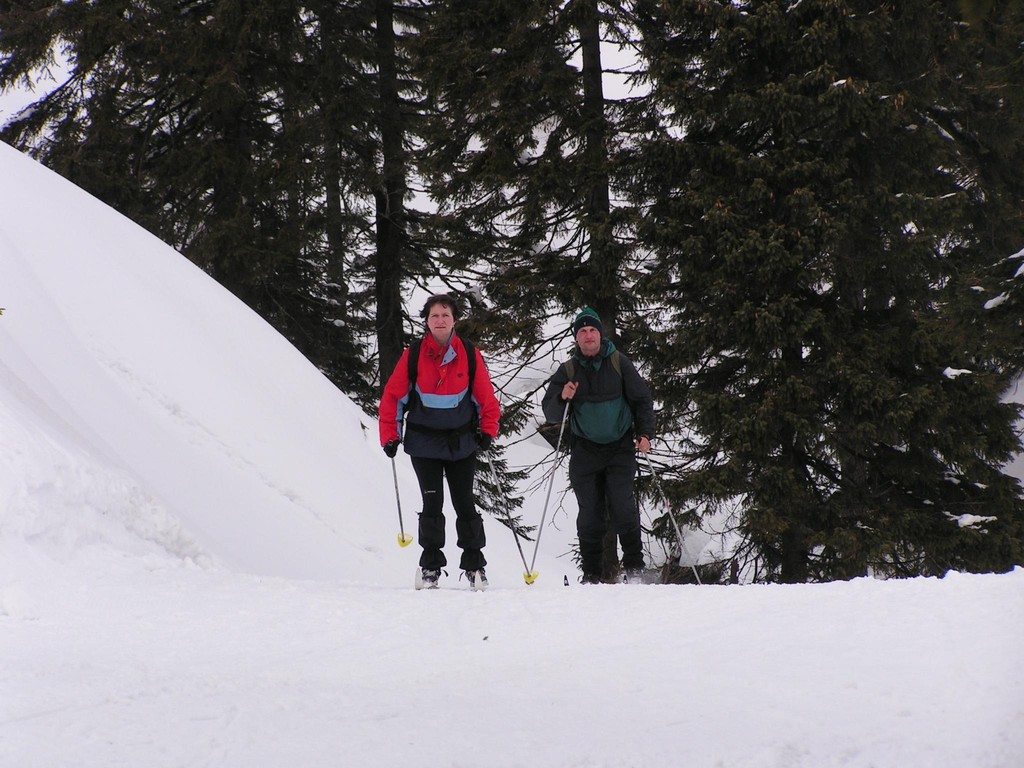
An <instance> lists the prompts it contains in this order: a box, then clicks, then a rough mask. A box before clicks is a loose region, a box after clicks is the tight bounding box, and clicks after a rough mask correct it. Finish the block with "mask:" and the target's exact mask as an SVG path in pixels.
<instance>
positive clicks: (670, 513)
mask: <svg viewBox="0 0 1024 768" xmlns="http://www.w3.org/2000/svg"><path fill="white" fill-rule="evenodd" d="M644 458H645V459H647V468H648V469H649V470H650V471H651V477H653V478H654V485H655V486H656V487H657V489H658V494H659V495H660V496H661V499H662V501H664V502H665V511H666V512H668V517H669V519H670V520H671V521H672V527H673V528H675V529H676V538H677V539H678V540H679V550H680V558H682V553H684V552H685V553H686V554H687V556H688V555H689V554H690V553H689V551H687V549H686V544H684V543H683V532H682V531H681V530H680V528H679V522H678V521H677V520H676V514H675V512H673V511H672V506H671V505H670V504H669V503H668V496H666V495H665V491H664V490H663V489H662V487H661V480H659V479H658V476H657V475H656V474H655V473H654V464H652V463H651V456H650V454H649V453H645V454H644ZM690 568H692V569H693V577H694V578H695V579H697V583H698V584H702V583H703V582H702V581H701V580H700V576H699V575H698V574H697V566H696V565H694V564H693V562H691V563H690Z"/></svg>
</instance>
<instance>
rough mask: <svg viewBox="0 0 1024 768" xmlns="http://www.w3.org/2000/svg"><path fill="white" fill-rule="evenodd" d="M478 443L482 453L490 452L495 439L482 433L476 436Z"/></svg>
mask: <svg viewBox="0 0 1024 768" xmlns="http://www.w3.org/2000/svg"><path fill="white" fill-rule="evenodd" d="M476 442H477V445H479V446H480V450H481V451H488V450H490V448H491V443H493V442H494V438H493V437H491V436H490V435H485V434H484V433H483V432H481V433H480V434H478V435H477V436H476Z"/></svg>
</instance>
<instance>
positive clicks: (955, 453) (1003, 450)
mask: <svg viewBox="0 0 1024 768" xmlns="http://www.w3.org/2000/svg"><path fill="white" fill-rule="evenodd" d="M640 10H641V11H642V16H641V17H642V18H643V19H644V22H645V23H644V36H645V45H646V48H645V59H646V60H647V62H648V63H649V67H650V76H651V86H652V89H653V90H652V96H653V98H652V100H651V103H650V105H649V107H650V109H651V110H652V114H656V116H657V117H656V118H654V117H652V121H651V122H652V123H653V122H654V120H655V119H657V120H658V121H659V122H660V128H659V130H658V131H656V132H652V133H651V135H650V137H649V140H648V141H647V142H646V143H645V144H644V146H643V147H642V149H641V150H639V151H638V152H637V153H636V155H635V157H634V158H633V160H632V162H633V174H634V177H633V178H634V194H635V195H636V197H637V199H638V201H640V202H641V203H642V204H643V205H645V206H646V210H647V215H646V221H645V227H644V229H643V230H642V236H643V238H644V240H645V241H646V242H648V243H650V244H651V246H652V248H653V254H652V263H651V265H650V268H649V274H648V275H647V277H646V278H645V279H644V280H643V281H642V290H643V293H644V295H645V297H649V300H650V301H652V302H653V303H655V304H657V305H658V306H660V307H662V311H661V314H660V321H661V327H662V328H663V329H664V330H663V333H662V334H660V335H659V337H658V341H657V343H659V344H661V346H662V347H663V348H664V350H665V354H666V358H665V361H664V362H665V364H664V365H662V366H657V365H656V366H655V369H654V370H655V377H656V381H655V384H656V390H657V393H658V395H659V396H660V397H661V398H663V400H664V402H665V408H666V411H667V415H669V416H670V417H672V418H673V419H679V421H676V422H675V423H678V424H680V425H682V424H684V423H685V424H687V425H688V426H690V427H691V428H692V430H693V433H692V434H691V435H690V439H689V441H688V443H686V447H685V448H684V449H683V453H684V455H685V456H686V458H687V460H688V461H690V462H692V471H689V472H687V473H686V474H685V476H684V478H683V479H681V480H680V481H679V482H677V483H675V484H674V487H675V491H676V493H677V494H678V495H679V496H680V497H681V500H682V501H683V502H684V503H697V504H699V505H701V506H702V507H703V510H704V513H705V514H711V513H714V512H719V511H722V510H725V509H730V508H731V509H737V510H738V513H737V516H736V519H735V522H736V525H737V527H738V530H739V532H740V533H741V534H742V537H743V541H744V547H745V549H744V552H746V553H747V554H749V555H751V556H752V557H753V558H754V559H755V560H756V564H757V568H758V569H759V571H758V572H759V574H760V575H761V576H762V577H766V578H772V579H780V580H783V581H805V580H809V579H831V578H848V577H852V576H857V575H861V574H864V573H866V572H868V569H869V568H870V569H871V570H872V571H873V572H878V573H888V574H894V575H910V574H922V573H924V574H936V573H943V572H945V570H947V569H949V568H962V569H980V570H995V569H1005V568H1008V567H1010V566H1011V565H1012V564H1014V563H1016V562H1020V559H1021V556H1022V553H1024V550H1022V541H1024V536H1022V534H1024V506H1022V501H1021V494H1020V488H1019V487H1018V484H1017V482H1016V481H1015V480H1014V479H1012V478H1010V477H1009V476H1007V475H1005V474H1003V473H1002V471H1001V466H1002V464H1003V462H1004V461H1005V460H1006V459H1007V458H1008V457H1009V456H1010V455H1011V452H1013V451H1014V450H1017V449H1019V444H1018V440H1017V436H1016V435H1015V434H1014V432H1013V426H1014V419H1015V417H1016V416H1017V415H1018V414H1017V412H1016V409H1015V408H1013V407H1012V406H1010V405H1007V404H1004V403H1002V402H1001V401H1000V396H1001V395H1002V393H1004V392H1005V391H1006V387H1007V385H1008V383H1009V381H1010V376H1011V375H1012V373H1013V366H1012V365H1011V361H1010V355H1008V354H1007V352H1008V350H1007V348H1006V347H1005V346H1000V345H998V344H995V343H992V339H991V338H990V337H989V336H988V335H987V334H986V333H985V332H984V330H983V329H984V327H985V325H986V323H985V321H984V320H982V319H981V311H980V310H981V305H980V302H979V301H978V299H977V294H974V296H973V298H972V297H971V294H970V293H968V292H966V291H965V290H964V289H965V284H964V278H965V276H974V275H977V274H978V270H979V269H982V268H984V267H985V266H986V265H994V264H995V263H997V262H999V261H1002V260H1004V259H1005V257H1006V256H1007V255H1008V253H1007V252H1006V250H1004V249H1005V247H1006V243H1007V242H1009V241H1013V240H1014V239H1016V241H1017V242H1020V240H1021V235H1022V231H1021V222H1020V219H1019V216H1018V218H1017V220H1016V221H1011V222H1009V223H1007V222H1005V221H998V222H997V218H991V217H992V216H993V214H995V215H996V216H997V217H998V214H997V213H996V212H997V211H998V210H1000V209H1002V206H1003V205H1007V204H1009V205H1011V206H1012V205H1013V204H1014V203H1013V202H1012V201H1014V200H1015V201H1016V202H1017V203H1019V200H1020V197H1019V196H1017V197H1016V198H1014V197H1013V195H1014V194H1015V193H1016V191H1017V190H1016V189H1015V187H1014V186H1013V184H1005V183H1002V182H1001V181H1000V180H999V179H996V178H993V177H992V175H991V174H988V173H986V168H985V165H984V163H985V157H984V151H985V150H987V149H988V147H987V146H986V145H985V144H984V143H983V142H984V136H983V135H982V133H981V132H982V131H984V130H985V129H986V128H987V127H991V125H992V124H993V123H994V122H1005V117H1003V116H1002V114H1001V110H1002V109H1004V107H1003V106H1002V105H1001V102H1002V100H1004V99H1005V100H1006V102H1007V103H1012V99H1013V98H1016V95H1015V94H1012V93H1011V92H1010V90H1011V88H1015V87H1016V83H1020V82H1022V80H1021V77H1020V71H1019V67H1020V64H1021V62H1020V59H1019V55H1018V57H1017V58H1016V60H1014V61H1013V63H1012V64H1011V63H1010V58H1011V57H1004V59H1005V65H1006V67H1008V68H1010V69H1012V70H1013V71H1014V72H1015V73H1016V75H1017V76H1016V77H1015V78H1014V77H1010V76H1009V75H1010V69H1007V70H1006V71H1003V72H1000V73H999V74H998V76H997V77H995V78H994V79H992V78H990V73H988V72H987V71H985V70H984V69H979V67H978V66H977V61H978V59H977V56H978V54H979V53H982V54H984V53H987V52H989V45H990V44H991V41H990V40H988V39H987V38H986V34H987V29H984V28H983V29H980V30H975V29H973V28H971V27H969V26H968V25H965V24H963V23H962V22H961V21H959V19H958V18H957V16H956V13H955V4H954V3H944V2H930V1H928V0H919V1H917V2H906V3H900V4H899V5H898V6H894V5H891V4H878V3H866V2H864V3H858V2H840V3H835V2H802V3H784V2H749V3H740V4H737V3H727V2H721V3H719V2H707V1H705V0H694V1H692V2H679V3H672V4H653V3H651V4H645V5H644V6H643V7H642V8H641V9H640ZM1015 23H1016V27H1015V33H1016V34H1018V35H1019V32H1020V31H1021V27H1020V23H1019V19H1016V20H1015ZM1008 37H1009V38H1012V37H1013V33H1011V34H1010V35H1009V36H1008ZM1004 39H1005V38H1004ZM982 102H987V105H985V104H983V103H982ZM1016 103H1017V104H1018V105H1019V101H1017V102H1016ZM1006 108H1007V109H1009V107H1006ZM1013 130H1014V134H1015V137H1016V138H1015V139H1014V140H1013V141H1011V142H1010V143H1011V144H1012V143H1015V146H1016V149H1015V150H1014V153H1019V151H1020V141H1019V137H1020V129H1019V128H1015V129H1013ZM1015 156H1019V155H1018V154H1015ZM659 169H660V170H659ZM999 227H1003V228H1004V230H1003V232H1002V233H1001V235H1000V236H999V237H998V238H992V237H989V233H990V232H992V231H994V230H995V229H997V228H999ZM652 343H654V342H653V341H652ZM961 372H963V373H961ZM680 373H682V374H683V376H682V379H683V384H682V386H680V384H679V383H678V382H677V380H676V379H675V377H676V376H677V375H678V374H680ZM684 418H685V422H684V421H683V419H684ZM732 505H735V507H733V506H732Z"/></svg>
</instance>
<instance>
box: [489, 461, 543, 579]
mask: <svg viewBox="0 0 1024 768" xmlns="http://www.w3.org/2000/svg"><path fill="white" fill-rule="evenodd" d="M487 464H488V466H490V468H491V477H493V478H494V487H495V488H496V489H497V490H498V491H499V492H500V491H501V480H500V479H499V478H498V470H497V469H495V468H494V462H492V461H488V462H487ZM502 498H503V499H504V500H505V517H507V518H508V527H509V529H510V530H511V531H512V535H513V536H514V537H515V540H516V549H518V550H519V559H520V560H522V561H523V568H524V569H525V570H524V571H523V578H524V579H525V580H526V583H527V584H532V583H533V579H531V578H530V569H529V567H528V566H527V565H526V555H524V554H523V545H522V544H520V543H519V534H518V533H516V527H515V524H514V523H513V522H512V510H511V509H510V508H509V504H508V498H507V497H506V496H505V495H504V494H502Z"/></svg>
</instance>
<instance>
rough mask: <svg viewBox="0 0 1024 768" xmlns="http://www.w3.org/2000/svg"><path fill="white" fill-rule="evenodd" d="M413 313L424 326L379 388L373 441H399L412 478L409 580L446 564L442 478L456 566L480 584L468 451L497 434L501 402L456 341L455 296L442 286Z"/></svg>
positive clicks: (429, 584) (390, 451) (478, 522)
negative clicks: (415, 517) (415, 524)
mask: <svg viewBox="0 0 1024 768" xmlns="http://www.w3.org/2000/svg"><path fill="white" fill-rule="evenodd" d="M420 316H421V317H422V318H423V320H424V322H425V324H426V331H427V332H426V334H425V335H424V336H423V339H422V340H421V341H419V342H417V344H415V345H413V347H411V348H410V349H407V350H405V352H403V353H402V357H401V359H400V360H399V361H398V364H397V365H396V366H395V370H394V372H393V373H392V374H391V377H390V378H389V379H388V382H387V384H386V385H385V387H384V393H383V394H382V395H381V399H380V406H379V407H378V416H379V427H380V444H381V446H382V447H383V448H384V453H386V454H387V455H388V456H389V457H392V458H394V456H395V454H396V453H397V452H398V446H399V444H400V443H404V445H405V452H406V453H407V454H409V457H410V458H411V460H412V466H413V469H414V470H415V471H416V478H417V480H419V485H420V493H421V495H422V496H423V511H422V512H420V515H419V539H420V546H421V547H422V548H423V552H422V554H421V555H420V573H419V577H418V579H417V587H421V586H422V587H426V588H428V589H429V588H436V587H437V582H438V579H439V578H440V576H441V569H442V568H443V567H444V566H445V565H446V564H447V560H446V558H445V555H444V542H445V519H444V513H443V507H444V488H443V485H442V480H443V478H447V480H448V490H449V491H450V493H451V497H452V506H453V507H454V508H455V531H456V533H457V535H458V546H459V547H460V548H461V549H462V558H461V561H460V564H459V567H460V568H461V569H462V570H463V571H465V572H466V576H467V578H468V579H469V582H470V585H471V586H472V587H473V588H474V589H484V588H485V587H486V586H487V576H486V573H485V571H484V566H485V565H486V564H487V561H486V560H485V559H484V554H483V548H484V545H485V543H486V538H485V536H484V526H483V519H482V518H481V517H480V513H479V512H477V510H476V502H475V500H474V496H473V480H474V475H475V473H476V451H477V449H478V448H479V449H481V450H487V449H488V448H489V447H490V445H491V442H492V441H493V440H494V438H495V437H497V435H498V422H499V419H500V417H501V409H500V406H499V405H498V399H497V397H495V395H494V386H493V385H492V384H491V378H490V375H489V374H488V373H487V367H486V366H485V365H484V361H483V357H482V355H481V354H480V352H479V350H477V349H475V348H474V347H472V345H468V344H465V343H463V341H462V339H460V338H459V337H458V336H457V335H456V333H455V323H456V321H457V320H458V319H459V307H458V304H457V303H456V302H455V300H454V299H453V298H452V297H451V296H449V295H447V294H439V295H436V296H431V297H430V298H429V299H427V302H426V304H425V305H424V307H423V310H422V311H421V313H420ZM467 347H468V349H467ZM413 351H416V352H418V360H414V361H410V360H409V356H410V354H411V353H412V352H413ZM470 354H471V355H472V356H473V358H474V360H473V361H472V362H471V361H470ZM411 364H414V365H415V366H416V367H415V369H414V370H415V371H416V374H415V382H413V381H411V378H412V377H410V375H409V373H410V370H413V369H411V368H410V365H411ZM471 373H472V379H473V380H472V381H470V374H471ZM403 419H404V422H405V424H404V427H405V429H404V431H403V429H402V427H403Z"/></svg>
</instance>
